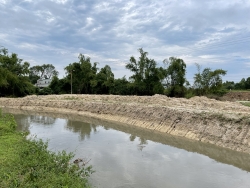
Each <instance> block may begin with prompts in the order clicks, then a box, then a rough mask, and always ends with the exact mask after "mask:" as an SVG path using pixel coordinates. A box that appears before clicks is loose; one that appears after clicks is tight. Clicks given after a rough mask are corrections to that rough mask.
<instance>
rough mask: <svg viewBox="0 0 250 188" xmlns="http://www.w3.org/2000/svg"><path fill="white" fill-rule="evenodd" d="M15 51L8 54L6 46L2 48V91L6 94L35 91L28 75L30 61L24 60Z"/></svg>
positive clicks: (0, 81) (13, 94) (0, 64)
mask: <svg viewBox="0 0 250 188" xmlns="http://www.w3.org/2000/svg"><path fill="white" fill-rule="evenodd" d="M22 61H23V60H22V59H19V58H18V55H17V54H15V53H12V54H10V55H9V54H8V50H7V49H6V48H3V49H0V91H1V95H4V96H10V95H11V96H25V95H28V94H31V93H33V92H34V91H35V87H34V86H33V85H32V84H31V83H30V81H29V79H28V77H27V75H28V73H29V63H28V62H24V63H23V62H22Z"/></svg>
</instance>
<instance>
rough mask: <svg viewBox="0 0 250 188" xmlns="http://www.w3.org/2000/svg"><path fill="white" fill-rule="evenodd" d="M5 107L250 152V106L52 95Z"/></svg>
mask: <svg viewBox="0 0 250 188" xmlns="http://www.w3.org/2000/svg"><path fill="white" fill-rule="evenodd" d="M0 106H2V107H8V108H20V109H24V110H33V111H40V112H60V113H66V114H78V115H88V116H90V117H96V118H100V119H105V120H111V121H116V122H121V123H126V124H129V125H132V126H138V127H142V128H145V129H150V130H154V131H159V132H163V133H169V134H172V135H178V136H182V137H186V138H189V139H193V140H198V141H201V142H207V143H212V144H215V145H218V146H222V147H226V148H230V149H233V150H236V151H242V152H246V153H250V132H249V128H250V108H249V107H246V106H243V105H241V104H239V103H237V102H222V101H216V100H214V99H208V98H206V97H193V98H191V99H179V98H168V97H166V96H163V95H154V96H151V97H150V96H116V95H49V96H28V97H25V98H18V99H11V98H0Z"/></svg>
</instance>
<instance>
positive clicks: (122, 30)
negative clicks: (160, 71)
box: [0, 0, 250, 83]
mask: <svg viewBox="0 0 250 188" xmlns="http://www.w3.org/2000/svg"><path fill="white" fill-rule="evenodd" d="M0 26H1V27H0V46H3V47H5V48H7V49H9V52H15V53H17V54H18V55H19V57H20V58H22V59H24V60H25V61H28V62H29V63H30V64H31V66H34V65H42V64H53V65H54V66H55V67H56V69H57V70H58V71H59V77H61V78H62V77H63V76H64V75H65V71H64V67H65V66H67V65H68V64H69V63H73V62H76V61H78V58H77V57H78V55H79V53H82V54H84V55H86V56H90V57H91V61H92V62H99V65H98V67H100V68H101V67H103V66H105V65H106V64H107V65H109V66H110V67H111V68H112V71H113V72H114V74H115V77H116V78H119V77H123V76H124V75H126V77H127V78H128V77H129V76H130V75H131V73H130V71H129V70H127V69H126V68H125V65H126V63H128V62H129V59H130V57H131V56H135V57H138V55H139V53H138V51H137V49H138V48H141V47H142V48H143V49H144V51H147V52H148V53H149V58H153V59H155V60H156V61H157V62H158V63H159V65H161V64H162V61H163V60H164V59H166V58H169V57H171V56H175V57H179V58H182V59H183V60H184V61H185V63H186V64H187V79H188V80H189V81H190V82H191V83H192V81H193V76H194V74H195V73H196V72H197V70H196V67H195V63H199V64H200V65H201V66H202V68H206V67H210V68H212V69H218V68H222V69H224V70H227V71H228V72H227V75H226V76H225V77H224V80H232V81H236V82H238V81H240V80H241V78H243V77H245V78H246V77H250V0H227V1H225V0H205V1H201V0H163V1H160V0H158V1H150V0H127V1H125V0H108V1H101V0H24V1H21V0H0Z"/></svg>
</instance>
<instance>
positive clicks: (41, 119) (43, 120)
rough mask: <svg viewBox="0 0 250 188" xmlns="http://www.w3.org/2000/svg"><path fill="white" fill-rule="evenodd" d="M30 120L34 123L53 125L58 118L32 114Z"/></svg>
mask: <svg viewBox="0 0 250 188" xmlns="http://www.w3.org/2000/svg"><path fill="white" fill-rule="evenodd" d="M30 120H31V122H33V123H40V124H43V125H52V124H54V123H55V121H56V118H53V117H48V116H39V115H31V116H30Z"/></svg>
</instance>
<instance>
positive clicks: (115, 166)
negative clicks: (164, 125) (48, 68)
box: [10, 111, 250, 188]
mask: <svg viewBox="0 0 250 188" xmlns="http://www.w3.org/2000/svg"><path fill="white" fill-rule="evenodd" d="M10 112H11V111H10ZM12 113H14V114H15V119H16V120H17V123H18V129H19V130H22V131H24V130H25V131H30V136H32V135H36V136H37V138H41V139H43V140H49V149H50V150H52V151H61V150H66V151H68V152H74V153H75V158H85V159H87V160H89V159H91V160H90V162H89V164H91V165H93V167H94V170H95V171H96V172H95V173H94V174H93V175H91V178H90V182H91V184H92V185H93V187H100V188H101V187H104V188H113V187H114V188H115V187H117V188H125V187H128V188H130V187H136V188H140V187H141V188H152V187H157V188H196V187H197V188H206V187H207V188H217V187H218V188H224V187H225V188H249V187H250V173H249V171H250V155H248V154H244V153H239V152H235V151H232V150H228V149H224V148H219V147H216V146H213V145H210V144H203V143H201V142H195V141H191V140H187V139H183V138H179V137H173V136H171V135H166V134H161V133H155V132H152V131H148V130H143V129H138V128H135V127H130V126H127V125H119V124H114V123H109V122H104V121H99V120H96V119H90V118H87V117H80V116H67V115H63V114H49V113H43V114H41V113H35V112H32V113H31V112H27V111H19V112H17V111H14V112H12ZM20 113H22V114H20Z"/></svg>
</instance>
